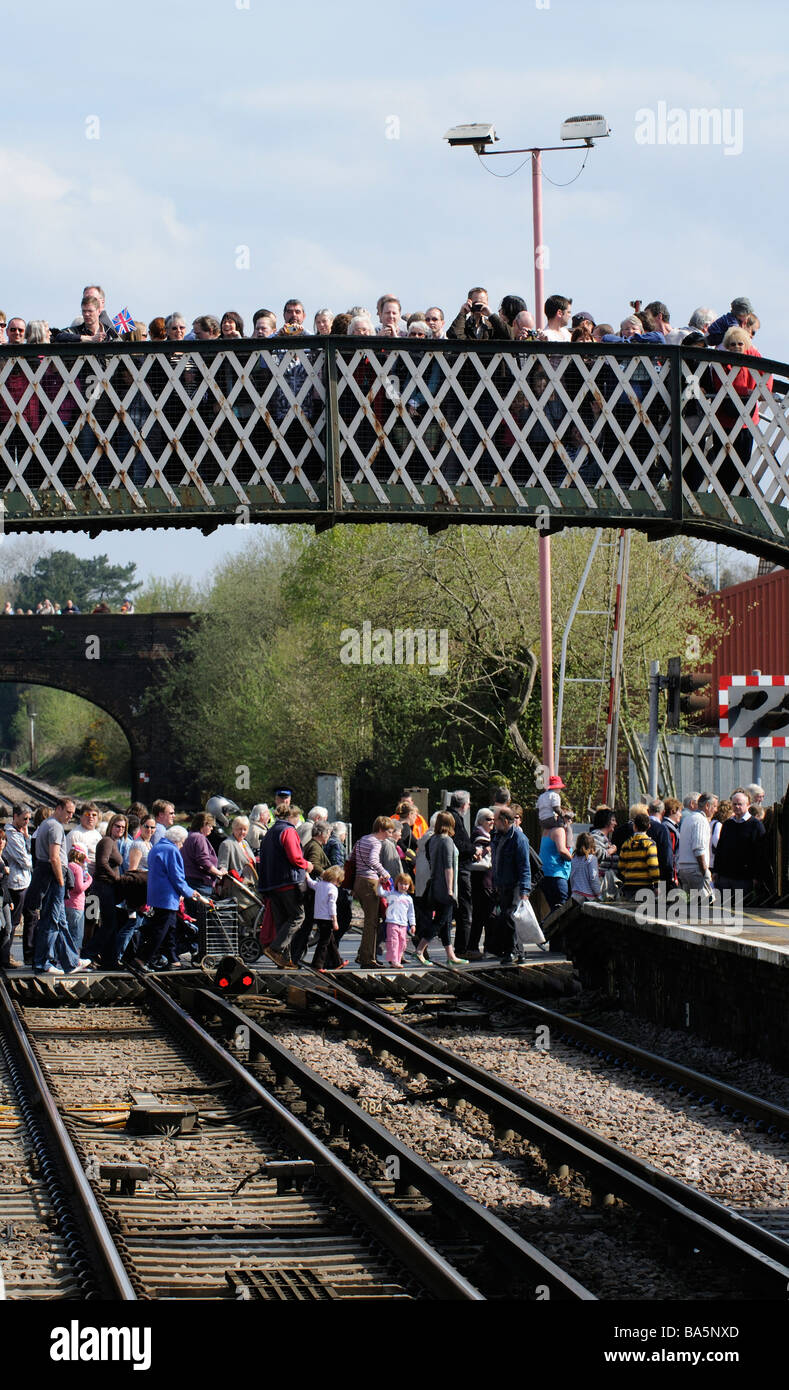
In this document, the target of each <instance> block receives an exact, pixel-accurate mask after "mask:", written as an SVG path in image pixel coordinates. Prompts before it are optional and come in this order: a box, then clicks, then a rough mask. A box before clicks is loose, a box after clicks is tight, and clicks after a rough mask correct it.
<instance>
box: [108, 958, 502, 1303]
mask: <svg viewBox="0 0 789 1390" xmlns="http://www.w3.org/2000/svg"><path fill="white" fill-rule="evenodd" d="M134 973H135V974H137V976H138V978H139V979H140V981H141V983H142V984H143V986H144V989H145V992H146V994H147V996H148V999H149V1001H150V1003H151V1007H152V1008H153V1009H154V1011H155V1012H156V1013H158V1014H159V1015H164V1017H165V1018H166V1020H167V1022H168V1024H169V1025H170V1027H171V1028H173V1029H175V1030H176V1031H180V1033H181V1034H182V1036H183V1037H185V1038H186V1040H187V1041H188V1044H189V1045H190V1046H191V1047H193V1048H194V1050H195V1051H196V1052H197V1053H198V1054H199V1055H202V1057H203V1058H205V1059H206V1060H208V1061H209V1063H210V1065H211V1066H212V1067H213V1068H214V1069H216V1070H218V1071H221V1072H222V1073H223V1074H224V1075H225V1076H227V1077H229V1078H230V1079H231V1080H232V1081H233V1082H234V1083H236V1084H237V1085H239V1086H241V1087H242V1088H243V1089H245V1090H246V1091H249V1092H250V1093H251V1094H252V1095H253V1096H254V1097H255V1100H256V1102H257V1103H258V1104H259V1105H260V1106H261V1109H263V1110H265V1111H266V1112H267V1115H268V1117H269V1118H270V1119H273V1120H274V1121H275V1122H276V1124H277V1125H278V1127H279V1128H281V1129H283V1130H284V1131H285V1133H286V1134H287V1136H288V1139H289V1141H290V1143H292V1144H293V1147H294V1149H296V1151H297V1152H298V1153H300V1154H302V1155H303V1156H304V1157H305V1158H309V1159H312V1161H313V1162H314V1163H315V1164H316V1166H319V1168H320V1173H321V1177H322V1178H323V1179H324V1181H326V1182H327V1183H329V1184H330V1185H331V1186H332V1187H333V1188H334V1189H335V1190H336V1191H338V1193H339V1194H340V1196H341V1197H342V1199H343V1201H344V1202H345V1204H346V1205H347V1206H348V1207H349V1208H351V1209H352V1210H353V1211H354V1212H355V1214H356V1215H357V1216H358V1217H360V1218H361V1220H362V1221H363V1222H364V1224H365V1226H366V1228H367V1229H368V1230H370V1231H372V1232H373V1234H374V1235H375V1236H376V1237H377V1239H378V1240H379V1241H380V1242H381V1244H382V1245H384V1246H385V1247H386V1248H387V1249H388V1250H389V1251H390V1252H391V1253H392V1254H393V1255H394V1256H395V1257H396V1258H397V1259H398V1260H399V1261H400V1263H401V1264H402V1265H404V1266H405V1267H406V1269H408V1270H409V1271H410V1273H411V1274H412V1275H414V1276H415V1277H416V1278H418V1279H419V1280H420V1281H421V1282H422V1283H423V1284H424V1286H425V1287H426V1288H427V1289H429V1290H430V1292H431V1293H433V1294H434V1296H435V1297H436V1298H439V1299H452V1300H465V1301H470V1302H481V1301H484V1299H483V1295H482V1294H481V1293H480V1292H479V1290H478V1289H476V1288H475V1287H474V1285H473V1284H471V1283H469V1281H468V1280H467V1279H465V1278H464V1277H463V1276H462V1275H461V1274H459V1273H458V1271H457V1270H456V1269H454V1268H453V1266H452V1265H451V1264H450V1263H449V1261H448V1260H445V1259H444V1258H443V1256H441V1255H440V1254H439V1253H438V1252H437V1251H436V1250H434V1249H433V1247H432V1246H431V1245H429V1244H428V1242H427V1241H425V1240H423V1239H422V1237H421V1236H419V1235H418V1234H417V1233H416V1232H415V1231H413V1230H412V1229H411V1227H410V1226H408V1225H407V1223H406V1222H405V1221H403V1220H402V1218H401V1217H399V1216H397V1214H396V1213H395V1212H393V1211H392V1210H391V1209H390V1208H389V1207H388V1206H387V1205H386V1203H385V1202H384V1201H383V1200H382V1199H381V1198H380V1197H378V1196H376V1194H375V1193H373V1192H372V1191H371V1190H370V1189H369V1188H368V1187H367V1186H366V1185H365V1184H364V1183H363V1182H362V1181H361V1180H360V1179H359V1178H357V1177H356V1175H355V1174H354V1173H352V1172H351V1170H350V1169H349V1168H347V1167H346V1165H345V1164H344V1163H342V1161H341V1160H340V1159H339V1158H337V1156H336V1154H334V1153H332V1151H331V1149H329V1148H327V1147H326V1145H325V1144H322V1143H321V1142H320V1140H319V1139H317V1138H316V1137H315V1135H314V1134H312V1133H311V1132H310V1130H309V1129H308V1128H307V1127H306V1125H304V1124H302V1122H301V1121H300V1120H298V1119H297V1118H296V1116H295V1115H292V1114H291V1112H290V1111H289V1110H288V1109H287V1107H286V1106H285V1105H283V1104H282V1103H281V1102H280V1101H278V1100H277V1098H276V1097H275V1096H273V1095H272V1094H271V1093H270V1091H267V1090H266V1089H265V1087H264V1086H262V1085H261V1083H260V1082H259V1081H258V1080H256V1078H255V1077H254V1076H252V1075H251V1073H250V1072H249V1071H247V1069H246V1068H245V1067H244V1066H242V1064H241V1063H240V1062H238V1061H237V1060H236V1059H235V1057H231V1056H230V1054H229V1053H228V1052H227V1051H226V1050H225V1049H224V1048H223V1047H221V1046H220V1044H219V1043H218V1042H217V1041H216V1039H215V1038H212V1037H211V1035H210V1034H209V1033H207V1032H206V1031H205V1029H204V1028H202V1027H201V1026H200V1024H199V1023H197V1022H196V1021H195V1019H194V1018H192V1017H191V1015H190V1014H188V1013H187V1012H186V1010H185V1009H183V1008H181V1006H180V1005H179V1004H177V1003H176V1002H175V1000H174V999H172V998H171V997H170V995H169V994H167V993H166V992H165V991H164V990H163V989H162V988H161V986H160V985H159V984H158V983H157V982H156V981H155V980H151V979H150V978H149V977H147V976H146V975H143V974H142V973H140V972H137V971H135V972H134Z"/></svg>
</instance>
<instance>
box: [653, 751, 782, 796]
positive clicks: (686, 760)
mask: <svg viewBox="0 0 789 1390" xmlns="http://www.w3.org/2000/svg"><path fill="white" fill-rule="evenodd" d="M666 742H667V744H668V750H669V758H670V761H671V767H672V770H673V773H674V783H675V786H676V789H677V796H678V797H679V798H680V800H682V798H683V797H685V796H689V795H690V793H691V792H704V791H707V792H715V793H716V795H718V796H721V797H727V796H729V795H730V793H731V792H733V791H734V788H735V787H746V786H748V784H749V783H750V782H752V781H753V774H752V767H753V758H752V752H751V749H750V748H738V747H735V748H721V746H720V743H719V741H718V739H717V738H709V737H707V738H703V737H699V736H692V737H691V736H685V735H683V734H671V735H669V736H668V738H667V740H666ZM642 743H643V746H644V750H645V751H646V738H644V739H642ZM761 754H762V771H761V778H760V782H761V785H762V786H763V787H764V793H765V795H764V802H765V805H766V806H770V805H772V804H773V802H776V801H783V799H784V796H785V794H786V789H787V786H789V748H762V750H761ZM642 791H643V788H642V786H641V781H640V778H639V775H638V772H637V771H636V766H635V763H634V762H633V759H632V758H629V759H628V795H629V800H630V802H631V804H632V803H633V802H634V801H638V800H639V798H640V797H641V794H642Z"/></svg>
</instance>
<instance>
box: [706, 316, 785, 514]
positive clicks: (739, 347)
mask: <svg viewBox="0 0 789 1390" xmlns="http://www.w3.org/2000/svg"><path fill="white" fill-rule="evenodd" d="M721 349H722V351H724V352H732V353H734V352H736V353H742V354H743V355H745V356H747V357H758V356H759V353H758V352H757V350H756V348H755V347H754V346H753V343H752V342H751V335H750V333H749V332H748V331H747V329H745V328H740V327H734V328H730V329H729V330H728V332H727V333H726V336H725V337H724V339H723V342H722V343H721ZM732 373H734V376H733V377H732ZM717 375H718V377H719V378H720V380H721V382H724V381H725V382H726V383H727V385H728V387H729V392H728V394H727V397H726V398H725V399H724V400H723V401H721V404H720V405H719V406H718V409H717V412H716V414H717V417H718V420H719V421H720V423H721V425H722V427H723V429H724V430H725V431H726V434H727V435H729V436H730V437H731V436H732V435H735V436H736V437H735V438H734V440H733V444H734V452H735V453H736V455H737V457H738V458H739V459H741V461H742V462H743V463H745V464H747V463H749V462H750V458H751V452H752V450H753V435H752V434H751V431H750V430H749V428H748V424H747V421H745V420H743V419H742V418H741V416H740V415H739V413H738V412H737V409H736V406H735V403H734V400H733V398H732V394H731V393H732V391H734V392H736V394H737V395H738V396H739V397H740V399H741V400H742V401H744V402H747V403H748V405H751V404H752V406H753V408H752V410H751V412H750V415H751V419H752V420H753V422H754V424H758V422H759V402H758V396H757V392H758V390H759V387H760V386H761V384H762V383H761V380H757V378H756V377H754V376H753V374H752V373H751V372H750V371H749V370H748V368H747V366H745V365H743V366H742V367H740V368H739V370H738V369H737V368H736V367H735V366H734V365H733V364H731V363H727V364H726V366H725V367H718V368H717ZM764 385H765V386H766V387H767V390H768V391H772V389H773V378H772V376H771V375H770V376H768V377H767V379H766V381H765V382H764ZM738 423H739V425H740V428H739V429H738V428H737V425H738ZM718 479H719V481H720V483H721V485H722V487H723V488H724V490H725V491H726V492H730V491H731V490H732V488H733V487H734V486H735V484H736V483H737V482H738V481H742V479H741V477H740V474H739V471H738V469H737V466H736V464H735V463H734V461H733V460H731V459H728V458H726V459H723V460H722V461H721V463H720V464H719V466H718Z"/></svg>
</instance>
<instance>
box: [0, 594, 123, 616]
mask: <svg viewBox="0 0 789 1390" xmlns="http://www.w3.org/2000/svg"><path fill="white" fill-rule="evenodd" d="M84 611H85V612H86V613H87V612H90V615H91V617H95V616H97V615H98V616H100V617H104V616H105V615H106V614H108V613H112V611H113V610H112V608H111V606H110V605H109V604H108V603H105V602H104V601H103V600H102V601H101V602H100V603H95V604H94V605H93V607H92V608H90V609H85V610H84ZM117 611H118V612H119V613H133V612H134V603H133V601H132V599H130V598H125V599H124V600H123V602H122V603H121V605H120V607H119V608H118V610H117ZM82 612H83V609H81V608H78V607H77V605H76V603H75V602H74V600H73V599H72V598H68V599H66V601H65V603H63V605H62V606H61V604H60V603H58V601H57V599H55V600H53V599H51V598H43V599H39V601H38V603H37V604H36V606H35V608H15V607H14V605H13V603H12V602H11V600H10V599H6V601H5V603H4V604H3V607H2V609H0V617H3V618H68V617H75V616H78V615H79V614H81V613H82Z"/></svg>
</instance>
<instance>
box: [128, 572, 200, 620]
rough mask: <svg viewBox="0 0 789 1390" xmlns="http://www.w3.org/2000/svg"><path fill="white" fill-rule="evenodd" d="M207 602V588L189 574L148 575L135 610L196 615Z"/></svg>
mask: <svg viewBox="0 0 789 1390" xmlns="http://www.w3.org/2000/svg"><path fill="white" fill-rule="evenodd" d="M205 601H206V594H205V588H204V587H203V586H201V585H199V584H196V583H195V582H194V580H193V579H192V578H191V576H190V575H188V574H171V575H169V576H168V577H167V578H160V577H159V576H158V575H148V577H147V579H146V580H145V584H144V586H143V588H142V590H141V591H140V593H139V594H138V595H137V597H136V598H135V600H134V608H135V612H137V613H195V612H198V611H199V610H200V609H201V608H204V607H205Z"/></svg>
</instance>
